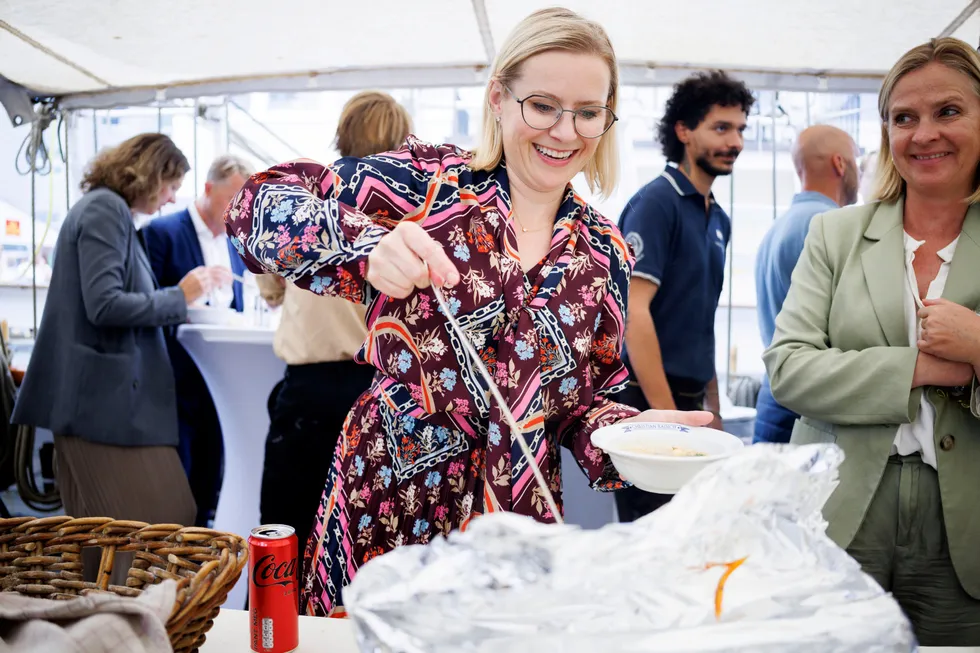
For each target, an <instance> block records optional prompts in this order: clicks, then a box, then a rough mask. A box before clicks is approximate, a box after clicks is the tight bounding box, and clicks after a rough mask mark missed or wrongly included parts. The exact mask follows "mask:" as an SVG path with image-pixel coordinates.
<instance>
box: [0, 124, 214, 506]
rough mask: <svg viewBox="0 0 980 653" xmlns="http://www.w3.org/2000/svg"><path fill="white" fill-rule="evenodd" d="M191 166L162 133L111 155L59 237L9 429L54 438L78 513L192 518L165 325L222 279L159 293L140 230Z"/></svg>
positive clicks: (93, 167)
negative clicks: (142, 219) (138, 219)
mask: <svg viewBox="0 0 980 653" xmlns="http://www.w3.org/2000/svg"><path fill="white" fill-rule="evenodd" d="M189 168H190V166H189V165H188V163H187V159H186V158H185V157H184V155H183V154H182V153H181V151H180V150H179V149H177V146H176V145H174V143H173V141H171V140H170V139H169V138H168V137H167V136H164V135H163V134H141V135H139V136H135V137H133V138H130V139H129V140H127V141H125V142H123V143H121V144H120V145H118V146H117V147H114V148H111V149H107V150H103V151H102V152H100V153H99V154H98V155H97V156H96V158H95V159H94V160H93V161H92V162H91V163H90V164H89V168H88V170H87V171H86V174H85V178H84V179H83V181H82V184H81V186H82V190H83V191H85V194H84V195H83V196H82V199H80V200H79V201H78V202H77V203H76V204H75V205H74V206H73V207H72V208H71V210H70V211H69V212H68V215H67V217H66V218H65V221H64V223H63V224H62V227H61V232H60V233H59V235H58V242H57V245H56V249H55V251H56V254H57V256H56V259H55V260H56V262H55V265H54V270H53V274H52V277H51V284H50V287H49V289H48V298H47V301H46V303H45V306H44V313H43V316H42V318H41V325H40V328H39V329H38V333H37V339H36V342H35V345H34V350H33V352H32V354H31V360H30V364H29V365H28V368H27V374H26V376H25V377H24V383H23V385H22V387H21V390H20V393H19V396H18V398H17V404H16V406H15V408H14V413H13V418H12V421H13V422H14V423H17V424H31V425H34V426H39V427H44V428H48V429H51V430H52V431H53V432H54V434H55V452H56V456H57V476H58V487H59V489H60V491H61V495H62V498H63V499H64V503H65V512H66V513H67V514H69V515H72V516H74V517H103V516H104V517H113V518H116V519H133V520H140V521H146V522H150V523H177V524H193V522H194V515H195V512H196V507H195V505H194V499H193V497H192V496H191V492H190V487H189V486H188V484H187V478H186V476H185V474H184V470H183V468H182V467H181V464H180V460H179V459H178V456H177V449H176V445H177V408H176V395H175V391H174V378H173V373H172V371H171V368H170V362H169V359H168V357H167V348H166V345H165V344H164V339H163V330H162V328H161V327H163V326H166V325H172V324H179V323H181V322H184V321H185V319H186V317H187V305H188V303H190V302H193V301H194V300H195V299H197V298H198V297H200V296H201V295H202V294H203V293H204V292H206V291H207V289H208V288H209V287H210V285H211V282H212V279H213V278H214V277H215V276H216V273H214V272H211V271H209V270H207V269H205V268H198V269H196V270H194V271H192V272H190V273H189V274H188V275H187V276H186V277H185V278H184V279H183V280H182V281H181V282H180V285H179V286H178V287H174V288H165V289H158V288H156V286H155V284H154V277H153V273H152V272H151V270H150V264H149V262H148V261H147V258H146V255H145V253H144V252H143V248H142V247H141V244H140V240H139V237H138V235H137V232H136V227H135V225H134V222H133V213H134V212H139V213H145V214H152V213H155V212H156V211H157V210H159V208H160V207H162V206H164V205H165V204H169V203H172V202H173V201H174V196H175V194H176V192H177V189H178V188H179V187H180V184H181V180H182V179H183V177H184V175H185V174H186V173H187V171H188V170H189Z"/></svg>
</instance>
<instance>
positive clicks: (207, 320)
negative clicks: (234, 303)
mask: <svg viewBox="0 0 980 653" xmlns="http://www.w3.org/2000/svg"><path fill="white" fill-rule="evenodd" d="M187 321H188V322H190V323H191V324H220V325H222V326H231V325H236V324H241V323H242V314H241V313H239V312H238V311H236V310H235V309H233V308H225V307H216V306H188V307H187Z"/></svg>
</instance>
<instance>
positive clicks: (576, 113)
mask: <svg viewBox="0 0 980 653" xmlns="http://www.w3.org/2000/svg"><path fill="white" fill-rule="evenodd" d="M501 86H503V88H504V90H505V91H507V93H508V94H510V96H511V97H512V98H514V101H515V102H517V103H518V104H519V105H521V118H522V119H523V120H524V124H525V125H527V126H528V127H530V128H531V129H536V130H538V131H545V130H546V129H551V128H552V127H554V126H555V125H557V124H558V123H559V122H560V121H561V118H562V116H564V115H565V114H566V113H570V114H572V127H573V128H574V129H575V133H576V134H578V135H579V136H581V137H582V138H589V139H592V138H602V137H603V136H604V135H605V134H606V132H608V131H609V130H610V129H612V126H613V125H615V124H616V123H617V122H618V121H619V116H617V115H616V112H615V111H613V110H612V109H610V108H609V107H606V106H601V105H598V104H597V105H591V104H590V105H588V106H585V107H579V108H578V109H566V108H565V107H563V106H562V105H561V102H559V101H558V100H556V99H554V98H552V97H548V96H547V95H537V94H532V95H528V96H526V97H524V98H519V97H517V94H516V93H514V91H512V90H510V87H508V86H507V85H506V84H501ZM536 97H537V98H541V99H542V100H547V101H548V102H550V103H552V104H555V105H556V106H557V107H558V115H557V117H556V118H555V121H554V122H553V123H551V124H550V125H548V126H547V127H535V126H534V125H532V124H531V123H529V122H528V121H527V116H525V115H524V103H525V102H527V101H528V100H530V99H532V98H536ZM587 109H604V110H605V111H608V112H609V115H611V116H612V120H611V121H610V122H609V125H608V126H607V127H606V128H605V129H603V130H602V133H600V134H597V135H596V136H586V135H585V134H583V133H582V132H580V131H579V130H578V122H577V119H578V117H579V114H580V112H581V111H585V110H587Z"/></svg>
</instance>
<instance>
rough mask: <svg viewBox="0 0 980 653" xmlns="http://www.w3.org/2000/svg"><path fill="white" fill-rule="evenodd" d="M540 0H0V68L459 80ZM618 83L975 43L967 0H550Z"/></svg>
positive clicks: (887, 57)
mask: <svg viewBox="0 0 980 653" xmlns="http://www.w3.org/2000/svg"><path fill="white" fill-rule="evenodd" d="M554 4H556V3H555V2H547V1H543V0H471V1H470V2H466V1H464V0H412V1H411V2H405V0H362V1H361V2H350V3H340V2H329V1H325V0H291V1H290V2H288V3H277V2H269V1H268V0H267V1H265V2H259V1H258V0H207V1H206V2H201V1H200V0H169V1H168V2H166V3H162V4H161V3H153V2H148V1H146V0H101V1H98V2H96V1H95V0H82V1H79V0H32V1H31V2H24V1H23V0H0V75H2V76H4V77H6V78H7V79H9V80H11V81H13V82H15V83H17V84H20V85H22V86H24V87H26V88H27V89H29V90H30V91H32V92H35V93H37V94H41V95H53V96H59V97H60V98H61V103H62V105H63V106H67V107H106V106H113V105H119V104H144V103H150V102H154V101H162V100H166V99H172V98H177V97H197V96H204V95H216V94H223V93H234V92H246V91H258V90H265V91H277V90H281V91H285V90H302V89H340V88H358V87H368V86H375V87H386V86H387V87H393V86H399V87H406V86H435V85H440V86H441V85H472V84H477V83H481V82H483V81H484V80H485V79H486V73H487V68H488V66H489V63H490V61H491V58H492V56H493V53H494V52H495V50H496V48H497V47H499V45H500V44H501V43H502V42H503V40H504V39H505V38H506V36H507V34H508V32H509V31H510V30H511V29H512V28H513V27H514V25H515V24H516V23H517V22H518V21H519V20H521V19H522V18H523V17H525V16H526V15H528V14H529V13H531V12H532V11H534V10H536V9H539V8H543V7H547V6H552V5H554ZM561 4H563V5H564V6H567V7H568V8H570V9H573V10H575V11H578V12H580V13H582V14H584V15H586V16H589V17H590V18H594V19H596V20H598V21H599V22H601V23H602V24H603V25H604V26H605V27H606V29H607V30H608V32H609V34H610V37H611V38H612V41H613V45H614V46H615V48H616V51H617V55H618V57H619V60H620V65H621V67H622V80H623V82H624V83H628V84H647V85H649V84H669V83H672V82H673V81H675V80H676V79H677V78H679V77H681V76H683V75H686V74H688V73H689V72H690V70H691V69H692V68H694V69H699V68H706V67H719V68H724V69H726V70H729V71H731V72H733V73H734V74H736V75H738V76H740V77H742V78H744V79H746V80H747V81H751V82H752V83H753V84H754V85H755V87H757V88H767V87H768V88H785V89H797V90H813V91H821V90H841V91H845V90H852V91H859V90H875V89H876V88H877V85H878V83H879V82H880V79H881V77H882V75H883V74H884V73H885V72H886V71H887V70H888V68H889V67H890V66H891V65H892V64H893V63H894V62H895V60H896V59H897V58H898V57H899V56H900V55H901V54H902V53H903V52H904V51H905V50H907V49H908V48H910V47H912V46H915V45H917V44H919V43H922V42H924V41H926V40H928V39H929V38H931V37H934V36H938V35H940V34H952V35H954V36H957V37H959V38H962V39H964V40H965V41H967V42H969V43H971V44H977V43H978V42H980V15H978V14H977V13H976V10H977V8H978V6H980V1H977V0H974V1H973V2H967V0H926V1H923V0H821V1H820V2H806V1H804V0H741V1H739V2H722V1H719V0H685V2H682V3H678V2H676V0H671V1H670V2H668V1H667V0H601V1H599V0H592V1H591V2H585V1H584V0H564V2H562V3H561Z"/></svg>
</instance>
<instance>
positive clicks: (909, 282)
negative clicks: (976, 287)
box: [892, 233, 980, 469]
mask: <svg viewBox="0 0 980 653" xmlns="http://www.w3.org/2000/svg"><path fill="white" fill-rule="evenodd" d="M957 242H959V236H957V237H956V239H955V240H954V241H953V242H951V243H950V244H949V245H946V247H943V248H942V249H941V250H939V251H938V252H936V253H937V255H938V256H939V258H941V259H942V261H943V262H942V265H940V266H939V272H938V273H937V274H936V278H935V279H933V280H932V283H930V284H929V290H928V291H927V292H926V299H938V298H940V297H942V296H943V290H944V289H945V288H946V279H947V278H948V277H949V267H950V264H951V263H952V262H953V254H954V253H955V252H956V243H957ZM923 243H925V241H924V240H916V239H915V238H912V236H910V235H908V233H906V234H905V281H906V283H905V324H906V326H907V327H908V332H909V344H910V345H911V346H913V347H915V344H916V343H917V342H918V341H919V334H920V332H921V329H920V327H919V309H921V308H923V307H924V306H923V303H922V300H921V299H920V298H919V284H918V282H917V281H916V279H915V269H914V268H913V267H912V261H914V260H915V252H916V250H918V249H919V247H921V246H922V244H923ZM978 395H980V391H978V392H975V393H974V396H973V400H974V401H978ZM935 421H936V409H935V408H933V406H932V404H930V403H929V400H928V399H926V395H925V393H922V399H920V400H919V413H918V415H917V416H916V418H915V421H914V422H912V423H911V424H902V425H901V426H899V427H898V434H896V435H895V442H894V443H893V444H892V453H893V454H895V453H897V454H900V455H902V456H907V455H910V454H913V453H919V454H920V455H921V456H922V460H923V462H925V463H926V464H927V465H930V466H932V467H933V468H934V469H935V468H936V441H935V439H934V434H933V426H934V425H935Z"/></svg>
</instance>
